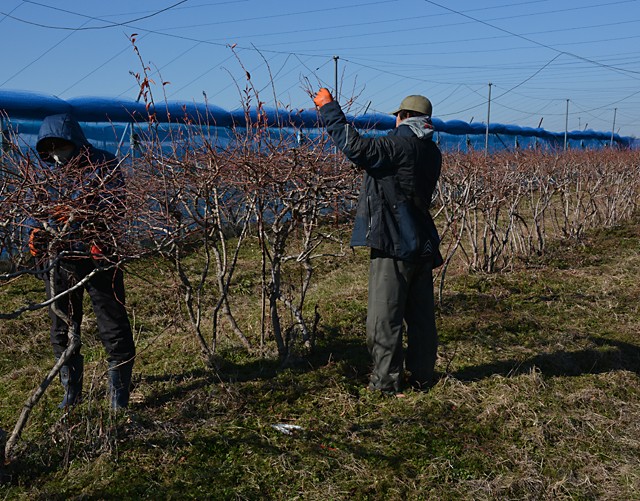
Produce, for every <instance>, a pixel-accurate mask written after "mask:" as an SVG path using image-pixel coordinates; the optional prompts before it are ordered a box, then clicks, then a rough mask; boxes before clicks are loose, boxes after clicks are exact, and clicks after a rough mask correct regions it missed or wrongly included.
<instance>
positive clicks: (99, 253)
mask: <svg viewBox="0 0 640 501" xmlns="http://www.w3.org/2000/svg"><path fill="white" fill-rule="evenodd" d="M89 253H90V254H91V259H93V260H94V261H102V260H103V259H106V254H107V253H108V249H107V246H106V245H104V244H97V243H95V242H94V243H92V244H91V248H90V249H89Z"/></svg>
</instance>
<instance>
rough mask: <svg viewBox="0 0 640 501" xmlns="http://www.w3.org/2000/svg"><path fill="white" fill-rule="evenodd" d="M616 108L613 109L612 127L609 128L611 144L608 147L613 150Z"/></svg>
mask: <svg viewBox="0 0 640 501" xmlns="http://www.w3.org/2000/svg"><path fill="white" fill-rule="evenodd" d="M617 111H618V108H613V127H611V144H609V146H610V147H611V148H613V133H614V131H615V130H616V113H617Z"/></svg>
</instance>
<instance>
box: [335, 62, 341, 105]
mask: <svg viewBox="0 0 640 501" xmlns="http://www.w3.org/2000/svg"><path fill="white" fill-rule="evenodd" d="M338 59H340V56H333V63H334V70H333V94H334V95H335V96H336V101H340V99H339V98H338Z"/></svg>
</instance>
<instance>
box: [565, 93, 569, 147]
mask: <svg viewBox="0 0 640 501" xmlns="http://www.w3.org/2000/svg"><path fill="white" fill-rule="evenodd" d="M568 134H569V100H568V99H567V111H566V113H565V115H564V151H567V135H568Z"/></svg>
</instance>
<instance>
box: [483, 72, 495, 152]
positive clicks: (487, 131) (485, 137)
mask: <svg viewBox="0 0 640 501" xmlns="http://www.w3.org/2000/svg"><path fill="white" fill-rule="evenodd" d="M491 85H493V84H492V83H491V82H489V100H488V101H487V128H486V131H485V134H484V154H485V155H487V153H489V120H491Z"/></svg>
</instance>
